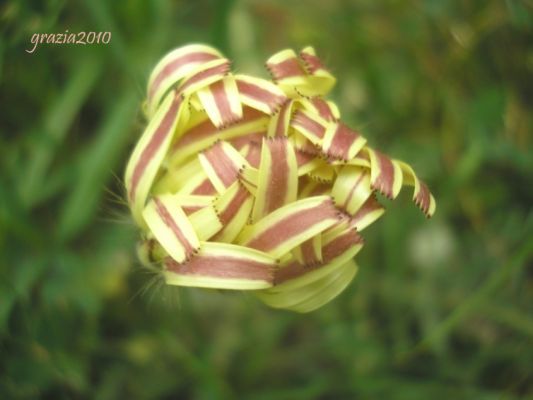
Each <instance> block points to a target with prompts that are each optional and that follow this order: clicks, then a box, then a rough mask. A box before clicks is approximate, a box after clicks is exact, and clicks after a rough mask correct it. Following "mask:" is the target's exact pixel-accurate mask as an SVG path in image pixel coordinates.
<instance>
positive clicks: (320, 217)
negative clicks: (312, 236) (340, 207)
mask: <svg viewBox="0 0 533 400" xmlns="http://www.w3.org/2000/svg"><path fill="white" fill-rule="evenodd" d="M335 217H336V211H335V207H334V206H333V204H332V203H331V202H330V201H324V202H323V203H321V204H319V205H318V206H316V207H312V208H308V209H306V210H302V211H299V212H296V213H294V214H292V215H289V216H288V217H286V218H285V219H283V220H281V221H279V222H277V223H276V224H274V225H273V226H271V227H270V228H268V229H267V230H265V231H264V232H262V233H260V234H259V236H257V237H255V238H254V239H252V240H251V241H250V242H249V243H248V244H247V246H248V247H252V248H254V249H258V250H263V251H268V250H271V249H274V248H276V247H277V246H278V245H280V244H281V243H283V242H285V241H287V240H288V239H290V238H291V237H294V236H296V235H298V234H300V233H302V232H304V231H305V230H307V229H309V228H310V227H312V226H313V225H315V224H317V223H319V222H321V221H324V220H326V219H330V218H335Z"/></svg>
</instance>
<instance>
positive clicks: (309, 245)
mask: <svg viewBox="0 0 533 400" xmlns="http://www.w3.org/2000/svg"><path fill="white" fill-rule="evenodd" d="M300 246H301V247H300V249H301V251H302V257H303V261H304V264H305V265H312V264H316V263H318V262H319V260H318V258H317V257H316V253H315V246H314V245H313V238H311V239H308V240H306V241H305V242H303V243H302V244H301V245H300Z"/></svg>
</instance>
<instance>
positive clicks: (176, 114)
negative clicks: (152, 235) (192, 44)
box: [125, 92, 187, 226]
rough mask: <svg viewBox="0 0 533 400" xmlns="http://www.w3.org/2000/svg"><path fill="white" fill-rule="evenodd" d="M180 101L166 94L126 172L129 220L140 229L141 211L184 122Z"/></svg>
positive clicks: (183, 112) (185, 116)
mask: <svg viewBox="0 0 533 400" xmlns="http://www.w3.org/2000/svg"><path fill="white" fill-rule="evenodd" d="M186 114H187V113H186V107H185V106H184V103H183V98H182V97H181V96H178V95H176V94H175V93H174V92H172V93H169V95H168V96H167V97H166V98H165V100H164V101H163V103H162V104H161V106H160V107H159V108H158V110H157V112H156V113H155V115H154V117H153V118H152V119H151V120H150V123H149V124H148V126H147V127H146V129H145V131H144V133H143V134H142V136H141V138H140V140H139V141H138V142H137V145H136V146H135V149H134V150H133V153H132V155H131V157H130V159H129V162H128V166H127V168H126V177H125V183H126V190H127V193H128V201H129V204H130V208H131V210H132V214H133V217H134V218H135V220H136V221H137V223H138V224H140V225H141V226H144V225H145V224H144V222H143V219H142V210H143V208H144V205H145V202H146V198H147V196H148V193H149V191H150V188H151V187H152V183H153V181H154V179H155V176H156V174H157V172H158V171H159V167H160V166H161V163H162V162H163V158H164V157H165V155H166V153H167V151H168V148H169V146H170V143H171V141H172V138H173V135H174V132H175V129H176V125H177V124H178V121H180V120H182V119H186V118H187V115H186Z"/></svg>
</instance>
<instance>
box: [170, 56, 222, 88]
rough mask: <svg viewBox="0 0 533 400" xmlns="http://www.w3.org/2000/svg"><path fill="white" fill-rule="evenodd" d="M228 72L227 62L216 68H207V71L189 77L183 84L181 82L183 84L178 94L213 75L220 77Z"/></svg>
mask: <svg viewBox="0 0 533 400" xmlns="http://www.w3.org/2000/svg"><path fill="white" fill-rule="evenodd" d="M228 71H229V61H227V62H225V63H223V64H220V65H216V66H214V67H211V68H207V69H205V70H203V71H200V72H198V73H197V74H195V75H193V76H191V77H190V78H189V79H187V80H186V81H185V82H183V84H182V85H181V87H180V88H179V90H180V92H184V91H185V90H187V89H188V88H189V87H191V86H192V85H194V84H195V83H198V82H201V81H203V80H204V79H207V78H211V77H212V76H215V75H221V76H222V75H224V74H226V73H227V72H228Z"/></svg>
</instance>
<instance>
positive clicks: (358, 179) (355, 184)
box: [342, 174, 365, 210]
mask: <svg viewBox="0 0 533 400" xmlns="http://www.w3.org/2000/svg"><path fill="white" fill-rule="evenodd" d="M364 176H365V174H361V175H359V178H357V180H356V181H355V182H354V184H353V186H352V188H351V189H350V193H349V194H348V197H346V201H345V202H344V204H343V205H342V208H343V209H345V210H346V208H347V207H348V204H349V203H350V201H351V200H352V197H353V194H354V193H355V190H356V189H357V186H359V184H360V183H361V181H362V180H363V177H364Z"/></svg>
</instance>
